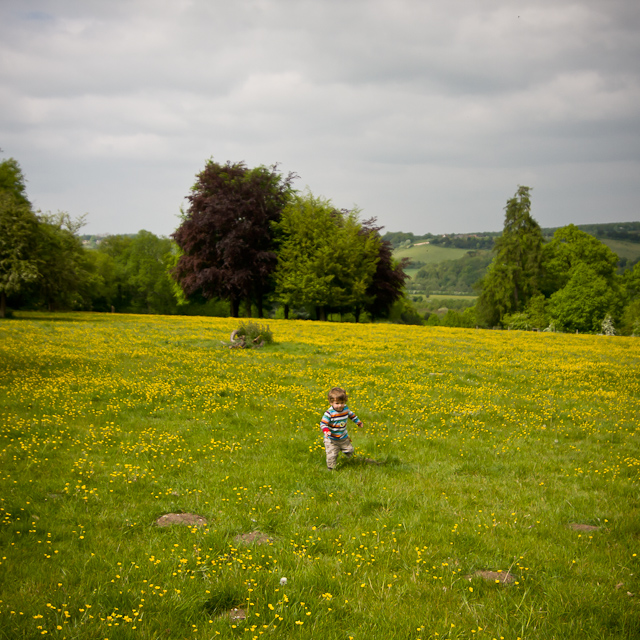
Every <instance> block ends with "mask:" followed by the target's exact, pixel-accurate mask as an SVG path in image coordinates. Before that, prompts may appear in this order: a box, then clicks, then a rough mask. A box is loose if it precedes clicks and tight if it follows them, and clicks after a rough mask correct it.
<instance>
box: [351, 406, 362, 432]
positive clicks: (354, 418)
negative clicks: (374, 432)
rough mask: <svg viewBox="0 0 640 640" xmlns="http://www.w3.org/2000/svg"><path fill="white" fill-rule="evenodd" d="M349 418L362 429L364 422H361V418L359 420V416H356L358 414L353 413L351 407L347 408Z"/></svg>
mask: <svg viewBox="0 0 640 640" xmlns="http://www.w3.org/2000/svg"><path fill="white" fill-rule="evenodd" d="M349 418H350V419H351V420H353V421H354V422H355V423H356V424H357V425H358V429H362V427H364V422H362V420H360V418H358V416H357V415H356V414H355V413H353V411H351V409H349Z"/></svg>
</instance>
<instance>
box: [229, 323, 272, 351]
mask: <svg viewBox="0 0 640 640" xmlns="http://www.w3.org/2000/svg"><path fill="white" fill-rule="evenodd" d="M265 344H273V332H272V331H271V329H270V328H269V326H268V325H264V326H263V325H261V324H257V323H256V322H251V321H247V322H241V323H240V326H239V327H238V328H237V329H236V330H235V331H234V332H233V333H232V334H231V346H232V347H240V348H242V349H256V348H258V347H263V346H264V345H265Z"/></svg>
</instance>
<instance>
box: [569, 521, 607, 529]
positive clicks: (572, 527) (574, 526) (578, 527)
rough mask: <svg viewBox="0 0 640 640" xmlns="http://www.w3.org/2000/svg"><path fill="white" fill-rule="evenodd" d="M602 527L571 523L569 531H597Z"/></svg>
mask: <svg viewBox="0 0 640 640" xmlns="http://www.w3.org/2000/svg"><path fill="white" fill-rule="evenodd" d="M599 528H600V527H594V526H593V525H592V524H578V523H577V522H570V523H569V529H573V530H574V531H597V530H598V529H599Z"/></svg>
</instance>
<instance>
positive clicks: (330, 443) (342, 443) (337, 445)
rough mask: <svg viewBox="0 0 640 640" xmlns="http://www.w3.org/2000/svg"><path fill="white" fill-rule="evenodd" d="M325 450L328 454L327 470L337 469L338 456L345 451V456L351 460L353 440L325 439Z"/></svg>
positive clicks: (326, 437) (327, 437)
mask: <svg viewBox="0 0 640 640" xmlns="http://www.w3.org/2000/svg"><path fill="white" fill-rule="evenodd" d="M324 450H325V451H326V452H327V468H328V469H335V468H336V461H337V460H338V454H339V453H340V452H341V451H344V455H345V456H347V458H350V457H351V456H352V455H353V451H354V449H353V444H352V443H351V438H345V439H344V440H334V439H333V438H330V437H329V436H325V437H324Z"/></svg>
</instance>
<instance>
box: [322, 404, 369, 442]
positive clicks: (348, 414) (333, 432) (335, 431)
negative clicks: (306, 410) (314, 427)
mask: <svg viewBox="0 0 640 640" xmlns="http://www.w3.org/2000/svg"><path fill="white" fill-rule="evenodd" d="M347 420H353V421H354V422H355V423H356V424H358V425H361V424H362V420H360V418H358V416H357V415H356V414H355V413H353V411H351V410H350V409H349V407H345V408H344V409H343V410H342V411H336V410H335V409H334V408H333V407H329V408H328V409H327V410H326V411H325V412H324V415H323V416H322V420H320V428H321V429H322V430H323V431H324V432H325V433H326V431H327V429H328V430H329V433H328V434H327V435H328V436H329V437H330V438H331V439H333V440H344V439H345V438H348V437H349V434H348V433H347Z"/></svg>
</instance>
